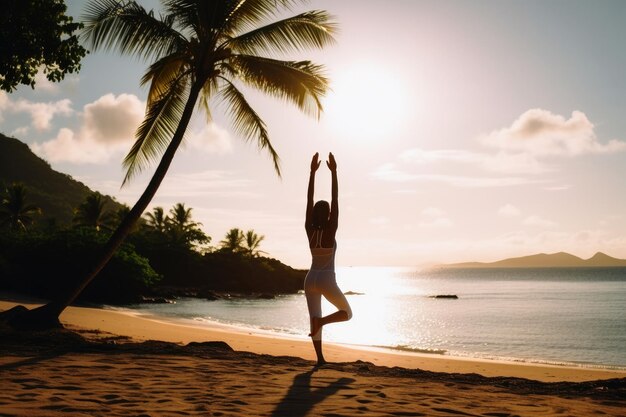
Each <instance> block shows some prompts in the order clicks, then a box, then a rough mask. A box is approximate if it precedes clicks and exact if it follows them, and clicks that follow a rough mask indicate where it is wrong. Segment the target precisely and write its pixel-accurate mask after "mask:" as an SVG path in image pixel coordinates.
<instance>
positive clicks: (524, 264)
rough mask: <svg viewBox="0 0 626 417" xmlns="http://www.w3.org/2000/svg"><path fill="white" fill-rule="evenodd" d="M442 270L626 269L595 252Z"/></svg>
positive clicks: (620, 261)
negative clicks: (587, 257)
mask: <svg viewBox="0 0 626 417" xmlns="http://www.w3.org/2000/svg"><path fill="white" fill-rule="evenodd" d="M439 267H443V268H611V267H626V259H618V258H613V257H612V256H609V255H607V254H605V253H602V252H597V253H596V254H595V255H593V256H592V257H591V258H589V259H583V258H579V257H578V256H575V255H572V254H569V253H566V252H557V253H538V254H535V255H528V256H520V257H516V258H507V259H503V260H500V261H496V262H462V263H453V264H444V265H439Z"/></svg>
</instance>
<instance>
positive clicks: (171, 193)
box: [77, 170, 262, 204]
mask: <svg viewBox="0 0 626 417" xmlns="http://www.w3.org/2000/svg"><path fill="white" fill-rule="evenodd" d="M77 179H79V180H80V181H82V182H84V183H85V184H88V185H90V186H91V187H93V188H95V189H98V190H101V191H102V192H105V193H108V194H113V195H116V196H117V197H118V198H119V199H120V200H121V201H135V200H136V198H137V196H138V195H140V194H141V192H142V191H143V189H144V188H145V183H142V182H140V181H134V182H132V183H130V184H129V185H127V186H125V187H124V188H122V189H121V190H120V182H118V181H94V180H92V179H91V178H89V177H79V178H77ZM190 196H193V197H194V198H199V197H206V196H210V197H212V198H214V199H218V198H224V197H233V198H239V199H245V200H250V199H257V198H261V197H262V194H261V193H259V192H258V187H257V186H256V185H255V181H253V180H250V179H248V178H245V177H241V176H240V175H239V173H237V172H232V171H220V170H207V171H201V172H193V173H177V172H171V173H170V174H168V175H167V177H166V178H165V179H164V180H163V183H162V184H161V186H160V187H159V196H158V198H159V199H161V200H166V201H170V202H177V201H181V199H189V197H190ZM172 204H173V203H172Z"/></svg>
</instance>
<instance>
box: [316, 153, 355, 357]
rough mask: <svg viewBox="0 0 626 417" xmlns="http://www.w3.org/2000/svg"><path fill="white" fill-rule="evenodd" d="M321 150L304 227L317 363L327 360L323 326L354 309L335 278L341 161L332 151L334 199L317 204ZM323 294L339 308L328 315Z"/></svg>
mask: <svg viewBox="0 0 626 417" xmlns="http://www.w3.org/2000/svg"><path fill="white" fill-rule="evenodd" d="M318 158H319V154H317V153H316V154H315V155H313V160H312V161H311V173H310V176H309V188H308V193H307V204H306V218H305V223H304V228H305V229H306V235H307V238H308V239H309V248H310V249H311V256H312V258H313V260H312V262H311V269H310V270H309V272H308V274H307V275H306V278H305V279H304V293H305V295H306V303H307V306H308V308H309V317H310V319H311V333H310V334H309V336H311V339H312V340H313V347H314V348H315V353H316V355H317V364H318V365H323V364H325V363H326V361H325V360H324V355H323V354H322V327H324V326H325V325H326V324H330V323H336V322H339V321H346V320H350V318H351V317H352V310H351V309H350V305H349V304H348V300H346V297H345V295H343V293H342V292H341V290H340V289H339V287H338V286H337V282H336V281H335V252H336V251H337V242H336V241H335V234H336V233H337V226H338V219H339V202H338V199H337V162H335V157H334V156H333V154H332V153H329V154H328V161H326V165H327V166H328V169H330V172H331V175H332V200H331V204H330V205H329V204H328V202H327V201H324V200H320V201H318V202H317V203H315V205H314V204H313V194H314V190H315V172H316V171H317V169H318V168H319V166H320V163H321V162H320V161H319V159H318ZM322 295H323V296H324V297H325V298H326V299H327V300H328V301H330V302H331V303H332V304H333V305H334V306H335V307H337V311H335V312H334V313H332V314H329V315H327V316H322Z"/></svg>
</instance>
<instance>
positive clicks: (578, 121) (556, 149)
mask: <svg viewBox="0 0 626 417" xmlns="http://www.w3.org/2000/svg"><path fill="white" fill-rule="evenodd" d="M480 140H481V142H482V143H483V144H485V145H487V146H491V147H495V148H497V149H501V150H504V151H509V152H511V151H512V152H522V153H527V154H531V155H536V156H577V155H583V154H589V153H611V152H619V151H623V150H626V142H623V141H618V140H615V139H613V140H610V141H609V142H607V143H605V144H603V143H600V142H599V141H598V138H597V137H596V134H595V132H594V125H593V124H592V123H591V122H590V121H589V119H588V118H587V116H586V115H585V113H583V112H581V111H573V112H572V115H571V117H570V118H569V119H566V118H565V117H563V116H560V115H557V114H553V113H551V112H550V111H548V110H543V109H531V110H528V111H526V112H525V113H523V114H522V115H521V116H520V117H518V118H517V120H515V121H514V122H513V124H512V125H511V126H510V127H507V128H504V129H500V130H495V131H493V132H491V133H490V134H488V135H486V136H483V137H482V138H481V139H480Z"/></svg>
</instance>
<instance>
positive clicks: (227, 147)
mask: <svg viewBox="0 0 626 417" xmlns="http://www.w3.org/2000/svg"><path fill="white" fill-rule="evenodd" d="M185 144H186V145H187V146H189V147H191V148H192V149H197V150H200V151H203V152H206V153H213V154H220V155H222V154H226V153H229V152H231V151H232V149H233V145H232V139H231V137H230V135H229V134H228V131H227V130H226V129H222V128H221V127H219V126H218V125H216V124H215V123H207V124H204V125H203V126H202V127H201V128H200V129H192V130H191V131H190V132H188V133H187V135H186V138H185Z"/></svg>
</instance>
